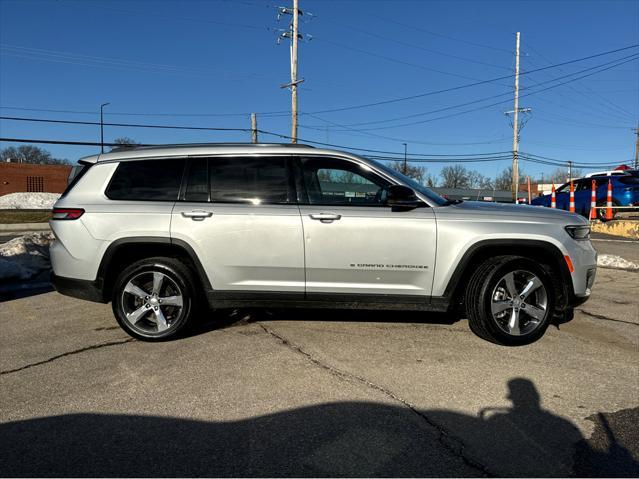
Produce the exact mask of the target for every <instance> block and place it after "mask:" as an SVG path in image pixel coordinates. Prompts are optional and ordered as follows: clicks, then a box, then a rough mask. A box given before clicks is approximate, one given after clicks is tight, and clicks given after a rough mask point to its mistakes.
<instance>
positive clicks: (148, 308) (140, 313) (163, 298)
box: [113, 257, 195, 341]
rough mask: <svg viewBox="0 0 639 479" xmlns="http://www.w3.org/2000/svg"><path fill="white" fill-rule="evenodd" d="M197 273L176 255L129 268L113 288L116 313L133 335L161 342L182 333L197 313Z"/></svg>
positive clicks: (119, 321)
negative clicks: (192, 271) (195, 284)
mask: <svg viewBox="0 0 639 479" xmlns="http://www.w3.org/2000/svg"><path fill="white" fill-rule="evenodd" d="M194 291H195V289H194V281H193V274H192V273H191V271H190V269H189V268H188V267H186V266H185V265H184V264H183V263H182V262H181V261H179V260H176V259H173V258H163V257H157V258H148V259H143V260H141V261H138V262H137V263H134V264H132V265H131V266H129V267H128V268H126V269H125V270H124V271H123V272H122V273H121V274H120V275H119V276H118V278H117V279H116V282H115V287H114V289H113V313H114V315H115V317H116V319H117V321H118V323H119V324H120V326H121V327H122V329H124V330H125V331H126V332H127V333H128V334H130V335H131V336H133V337H135V338H138V339H142V340H146V341H161V340H165V339H169V338H172V337H174V336H176V335H177V334H178V332H179V331H181V330H182V329H183V328H184V327H185V326H186V325H187V324H188V323H189V321H190V319H191V316H192V315H193V305H194V297H193V292H194Z"/></svg>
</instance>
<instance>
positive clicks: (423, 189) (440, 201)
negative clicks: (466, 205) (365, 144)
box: [366, 158, 449, 206]
mask: <svg viewBox="0 0 639 479" xmlns="http://www.w3.org/2000/svg"><path fill="white" fill-rule="evenodd" d="M366 161H368V162H370V163H372V164H373V165H375V166H376V167H377V168H379V169H380V170H382V171H384V172H385V173H388V175H389V176H392V177H393V178H397V179H398V180H400V181H401V182H402V183H404V184H406V185H407V186H410V187H411V188H412V189H413V190H415V191H417V192H418V193H421V194H422V195H424V196H426V197H427V198H428V199H429V200H430V201H432V202H433V203H435V204H436V205H437V206H444V205H446V204H449V203H448V201H447V200H446V199H445V198H442V197H441V196H439V195H438V194H437V193H435V192H434V191H433V190H431V189H430V188H428V187H427V186H424V185H422V184H421V183H419V182H417V181H415V180H414V179H412V178H409V177H408V176H406V175H404V174H402V173H400V172H399V171H397V170H394V169H392V168H391V167H390V166H388V165H385V164H384V163H381V162H379V161H375V160H371V159H370V158H367V159H366Z"/></svg>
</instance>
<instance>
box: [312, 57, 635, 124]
mask: <svg viewBox="0 0 639 479" xmlns="http://www.w3.org/2000/svg"><path fill="white" fill-rule="evenodd" d="M624 58H626V59H627V60H625V61H619V60H622V59H624ZM628 58H629V59H628ZM637 59H639V54H633V55H628V56H626V57H622V58H620V59H616V60H613V61H611V62H606V63H603V64H600V65H597V66H595V67H590V68H586V69H584V70H581V71H579V72H575V73H571V74H569V75H564V76H563V77H557V78H555V79H554V80H548V81H546V82H542V83H540V85H541V84H543V83H550V82H553V81H557V80H558V79H561V78H565V77H568V76H573V75H577V74H579V73H582V72H585V71H589V70H593V69H598V70H596V71H594V72H591V73H588V74H585V75H582V76H579V77H576V78H573V79H570V80H568V81H565V82H561V83H558V84H556V85H550V86H548V87H546V88H542V89H541V90H536V91H531V92H528V93H524V94H523V95H520V98H523V97H526V96H531V95H536V94H538V93H541V92H544V91H547V90H550V89H553V88H557V87H560V86H562V85H565V84H568V83H570V82H572V81H575V80H578V79H581V78H586V77H589V76H592V75H596V74H598V73H602V72H604V71H607V70H610V69H612V68H615V67H617V66H619V65H623V64H625V63H628V62H631V61H634V60H637ZM611 63H614V64H613V65H610V64H611ZM604 65H610V66H608V67H606V68H602V66H604ZM521 74H523V73H521ZM530 88H532V87H529V88H528V89H530ZM504 95H506V93H502V94H498V95H493V96H490V97H486V98H483V99H480V100H473V101H470V102H466V103H461V104H458V105H453V106H449V107H444V108H440V109H437V110H433V111H430V112H425V113H419V114H416V115H409V117H415V116H423V115H427V114H432V113H437V112H441V111H446V110H450V109H454V108H459V107H461V106H465V105H470V104H474V103H480V102H483V101H487V100H490V99H493V98H497V97H501V96H504ZM507 102H510V99H507V100H502V101H499V102H496V103H491V104H489V105H483V106H480V107H478V108H472V109H468V110H463V111H461V112H456V113H452V114H450V115H443V116H438V117H435V118H429V119H426V120H420V121H415V122H409V123H401V124H398V125H391V126H384V127H374V128H360V129H355V128H352V129H351V128H348V125H342V126H343V127H345V128H347V130H346V131H348V130H351V131H357V132H366V131H374V130H386V129H391V128H400V127H405V126H412V125H419V124H423V123H430V122H432V121H437V120H443V119H446V118H452V117H455V116H460V115H464V114H466V113H471V112H475V111H479V110H484V109H486V108H491V107H493V106H498V105H501V104H503V103H507ZM306 115H312V114H311V113H306ZM316 118H318V117H316ZM320 119H321V118H320ZM322 120H323V119H322ZM323 121H326V120H323ZM381 121H393V120H381ZM368 123H370V122H368Z"/></svg>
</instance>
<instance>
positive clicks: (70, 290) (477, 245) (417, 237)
mask: <svg viewBox="0 0 639 479" xmlns="http://www.w3.org/2000/svg"><path fill="white" fill-rule="evenodd" d="M80 164H81V165H83V166H84V168H83V169H82V170H81V171H80V172H79V174H78V175H77V176H76V177H75V178H74V180H73V181H72V183H71V184H70V185H69V188H68V189H67V191H66V192H65V194H63V196H62V197H61V198H60V200H59V201H58V202H57V203H56V205H55V207H54V210H53V219H52V220H51V227H52V229H53V232H54V234H55V237H56V239H55V241H54V243H53V245H52V246H51V260H52V264H53V271H54V274H53V283H54V285H55V287H56V288H57V290H58V291H59V292H61V293H62V294H67V295H70V296H75V297H78V298H83V299H87V300H92V301H100V302H109V301H112V302H113V311H114V314H115V317H116V318H117V320H118V322H119V324H120V326H122V328H123V329H124V330H125V331H127V332H128V333H129V334H131V335H132V336H134V337H137V338H140V339H145V340H160V339H166V338H169V337H172V336H174V335H175V334H177V333H178V332H179V331H181V330H182V329H183V328H184V327H185V326H186V325H187V323H189V322H190V321H191V320H192V319H193V317H194V316H196V315H197V311H198V310H200V309H199V308H197V306H200V305H202V304H205V305H206V303H208V305H209V306H210V307H213V308H227V307H242V306H243V307H266V306H273V307H275V306H276V307H283V306H295V307H316V306H321V307H330V308H375V309H417V310H425V311H449V312H451V314H452V313H455V314H457V313H459V312H461V313H462V314H463V313H466V315H467V317H468V319H469V322H470V327H471V329H472V330H473V331H474V332H475V333H477V334H478V335H479V336H481V337H483V338H485V339H488V340H490V341H494V342H497V343H501V344H509V345H517V344H526V343H529V342H532V341H534V340H536V339H537V338H539V337H541V336H542V335H543V333H544V331H545V330H546V328H547V327H548V325H549V323H550V321H551V319H552V318H553V317H560V316H567V315H570V312H571V311H572V310H571V308H572V307H573V306H574V305H576V304H578V303H581V302H583V301H585V300H586V299H587V298H588V296H589V295H590V288H591V287H592V284H593V282H594V278H595V272H596V252H595V250H594V249H593V247H592V245H591V243H590V240H589V226H588V223H587V221H586V220H584V219H583V218H581V217H580V216H577V215H574V214H570V213H567V212H564V211H558V210H549V209H544V208H538V207H532V206H516V205H503V204H492V203H481V202H463V203H462V202H458V201H455V202H452V201H447V200H445V199H443V198H441V197H440V196H438V195H436V194H435V193H433V192H432V191H430V190H429V189H428V188H426V187H424V186H423V185H421V184H418V183H416V182H415V181H413V180H411V179H410V178H407V177H405V176H403V175H401V174H399V173H397V172H396V171H393V170H391V169H390V168H389V167H387V166H386V165H383V164H381V163H378V162H375V161H372V160H370V159H365V158H361V157H358V156H354V155H351V154H348V153H343V152H338V151H330V150H320V149H315V148H312V147H309V146H305V145H267V144H257V145H245V144H241V145H240V144H217V145H177V146H163V147H138V148H132V149H123V150H119V151H114V152H111V153H107V154H102V155H98V156H92V157H89V158H85V159H83V160H80Z"/></svg>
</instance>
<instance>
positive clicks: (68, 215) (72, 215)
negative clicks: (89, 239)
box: [52, 208, 84, 220]
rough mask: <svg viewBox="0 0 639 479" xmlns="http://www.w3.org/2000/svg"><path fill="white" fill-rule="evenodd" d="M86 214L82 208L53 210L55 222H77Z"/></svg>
mask: <svg viewBox="0 0 639 479" xmlns="http://www.w3.org/2000/svg"><path fill="white" fill-rule="evenodd" d="M83 214H84V210H83V209H82V208H53V217H52V219H54V220H77V219H78V218H79V217H80V216H82V215H83Z"/></svg>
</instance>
